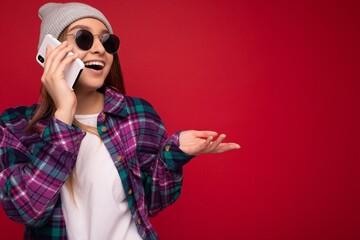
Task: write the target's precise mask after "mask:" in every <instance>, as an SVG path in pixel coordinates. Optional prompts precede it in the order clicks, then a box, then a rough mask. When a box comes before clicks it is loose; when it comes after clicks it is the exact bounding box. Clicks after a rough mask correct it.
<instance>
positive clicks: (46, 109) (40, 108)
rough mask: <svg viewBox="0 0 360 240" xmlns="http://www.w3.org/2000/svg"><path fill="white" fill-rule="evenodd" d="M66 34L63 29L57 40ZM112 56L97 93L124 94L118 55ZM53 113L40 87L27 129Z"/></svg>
mask: <svg viewBox="0 0 360 240" xmlns="http://www.w3.org/2000/svg"><path fill="white" fill-rule="evenodd" d="M66 34H67V29H65V30H64V31H63V32H62V33H61V34H60V37H59V39H60V40H64V39H65V38H66ZM113 56H114V59H113V63H112V65H111V68H110V71H109V74H108V75H107V76H106V78H105V81H104V85H103V86H102V87H101V88H99V89H98V91H99V92H104V89H105V87H109V88H112V89H113V90H115V91H117V92H119V93H122V94H126V91H125V84H124V79H123V74H122V71H121V66H120V60H119V57H118V54H117V53H115V54H113ZM55 111H56V109H55V104H54V101H53V100H52V98H51V96H50V95H49V94H48V92H47V91H46V89H45V87H44V86H41V89H40V100H39V103H38V105H37V108H36V110H35V114H34V117H33V118H32V119H31V121H30V122H29V125H28V128H27V129H28V130H35V129H34V127H35V124H36V123H37V122H38V121H39V120H41V119H43V118H46V117H49V116H52V115H54V113H55ZM74 123H75V124H79V125H81V124H80V123H79V122H78V121H74ZM79 127H81V126H79ZM37 130H39V129H37ZM40 131H41V130H40Z"/></svg>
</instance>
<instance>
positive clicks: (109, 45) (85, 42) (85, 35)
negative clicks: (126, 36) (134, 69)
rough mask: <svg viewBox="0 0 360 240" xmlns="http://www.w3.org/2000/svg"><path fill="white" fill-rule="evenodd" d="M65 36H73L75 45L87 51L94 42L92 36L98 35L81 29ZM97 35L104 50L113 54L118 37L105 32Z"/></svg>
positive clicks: (117, 47) (117, 43)
mask: <svg viewBox="0 0 360 240" xmlns="http://www.w3.org/2000/svg"><path fill="white" fill-rule="evenodd" d="M67 36H74V37H75V42H76V45H77V46H78V47H79V48H80V49H82V50H84V51H87V50H89V49H90V48H91V47H92V45H93V43H94V36H98V35H93V34H92V33H91V32H89V31H88V30H84V29H81V30H78V31H77V32H76V33H74V34H69V35H67ZM98 37H99V39H100V42H101V44H102V45H103V46H104V48H105V51H106V52H108V53H110V54H114V53H116V52H117V51H118V50H119V47H120V39H119V38H118V37H117V36H116V35H114V34H109V33H106V34H103V35H101V36H98Z"/></svg>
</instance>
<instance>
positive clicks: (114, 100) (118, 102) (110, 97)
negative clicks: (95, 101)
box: [104, 87, 129, 118]
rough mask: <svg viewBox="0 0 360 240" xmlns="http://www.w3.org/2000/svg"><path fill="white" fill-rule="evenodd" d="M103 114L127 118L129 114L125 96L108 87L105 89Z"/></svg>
mask: <svg viewBox="0 0 360 240" xmlns="http://www.w3.org/2000/svg"><path fill="white" fill-rule="evenodd" d="M104 112H105V113H110V114H114V115H118V116H120V117H124V118H125V117H127V116H128V115H129V112H128V108H127V104H126V102H125V96H124V95H123V94H121V93H118V92H116V91H115V90H113V89H111V88H109V87H105V102H104Z"/></svg>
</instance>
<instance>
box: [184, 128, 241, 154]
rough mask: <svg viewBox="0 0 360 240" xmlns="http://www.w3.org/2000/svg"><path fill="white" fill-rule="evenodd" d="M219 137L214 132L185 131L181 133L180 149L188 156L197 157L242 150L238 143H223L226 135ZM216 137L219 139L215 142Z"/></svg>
mask: <svg viewBox="0 0 360 240" xmlns="http://www.w3.org/2000/svg"><path fill="white" fill-rule="evenodd" d="M217 136H218V133H216V132H213V131H195V130H188V131H183V132H181V133H180V139H179V141H180V149H181V150H182V151H183V152H184V153H186V154H188V155H192V156H197V155H199V154H203V153H223V152H227V151H230V150H235V149H239V148H240V146H239V145H238V144H236V143H223V142H222V141H223V140H224V139H225V137H226V135H225V134H221V135H220V136H218V137H217ZM216 137H217V139H216V140H214V138H216ZM213 140H214V141H213Z"/></svg>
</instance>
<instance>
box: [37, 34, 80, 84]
mask: <svg viewBox="0 0 360 240" xmlns="http://www.w3.org/2000/svg"><path fill="white" fill-rule="evenodd" d="M60 44H61V43H60V42H59V40H57V39H56V38H55V37H54V36H52V35H51V34H47V35H45V38H44V40H43V41H42V43H41V45H40V48H39V51H38V53H37V54H36V61H37V62H38V63H39V64H40V65H41V66H42V67H44V63H45V56H46V47H47V46H48V45H50V46H51V47H52V49H54V48H56V47H57V46H58V45H60ZM72 54H73V53H71V52H70V53H69V54H68V56H71V55H72ZM83 69H84V63H83V61H81V60H80V59H79V58H77V59H75V60H74V61H73V62H72V63H71V64H70V65H68V66H67V67H66V68H65V71H64V77H65V81H66V82H67V84H68V85H69V87H70V88H71V89H73V87H74V85H75V83H76V81H77V80H78V78H79V77H80V74H81V72H82V70H83Z"/></svg>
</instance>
